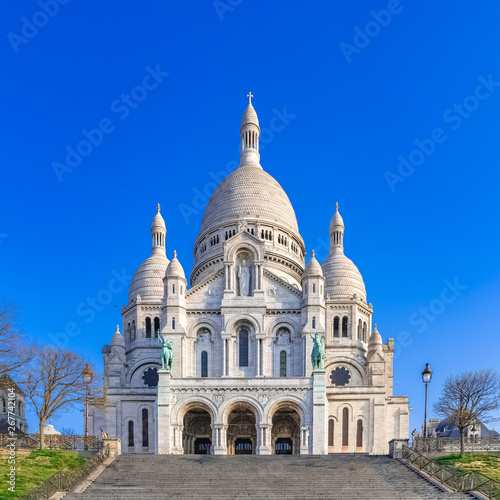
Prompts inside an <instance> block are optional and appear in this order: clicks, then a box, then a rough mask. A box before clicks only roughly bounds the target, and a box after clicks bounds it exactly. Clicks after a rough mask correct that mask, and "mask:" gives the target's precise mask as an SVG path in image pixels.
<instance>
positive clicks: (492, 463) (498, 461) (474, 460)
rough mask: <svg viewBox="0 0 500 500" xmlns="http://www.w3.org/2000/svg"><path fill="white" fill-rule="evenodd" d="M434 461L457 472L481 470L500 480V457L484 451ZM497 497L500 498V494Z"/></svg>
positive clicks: (482, 472) (449, 456)
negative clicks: (483, 452)
mask: <svg viewBox="0 0 500 500" xmlns="http://www.w3.org/2000/svg"><path fill="white" fill-rule="evenodd" d="M434 461H435V462H436V463H437V464H438V465H441V466H442V467H449V468H450V469H455V470H456V471H457V472H472V471H475V472H480V473H481V474H484V475H485V476H488V477H489V478H491V479H495V480H496V481H498V482H500V457H497V456H495V455H486V454H482V453H466V454H465V455H464V456H463V457H460V455H459V454H455V455H448V456H447V457H439V458H435V459H434ZM495 498H498V499H500V495H497V496H496V497H495Z"/></svg>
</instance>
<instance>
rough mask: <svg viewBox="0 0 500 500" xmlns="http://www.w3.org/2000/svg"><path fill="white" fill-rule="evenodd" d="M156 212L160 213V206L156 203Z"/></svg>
mask: <svg viewBox="0 0 500 500" xmlns="http://www.w3.org/2000/svg"><path fill="white" fill-rule="evenodd" d="M156 212H157V213H160V204H159V203H158V205H156Z"/></svg>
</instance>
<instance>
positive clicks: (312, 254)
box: [311, 250, 314, 258]
mask: <svg viewBox="0 0 500 500" xmlns="http://www.w3.org/2000/svg"><path fill="white" fill-rule="evenodd" d="M313 257H314V250H313V251H312V252H311V258H313Z"/></svg>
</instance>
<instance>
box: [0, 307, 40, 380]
mask: <svg viewBox="0 0 500 500" xmlns="http://www.w3.org/2000/svg"><path fill="white" fill-rule="evenodd" d="M33 352H34V349H33V343H32V342H31V341H30V340H29V338H28V337H27V335H26V334H25V332H24V330H23V329H22V327H21V324H20V321H19V308H18V307H17V306H16V304H15V303H14V302H6V301H5V300H4V299H0V374H2V373H9V374H10V375H12V374H13V373H14V372H15V371H16V370H17V369H18V368H20V367H21V366H23V365H25V364H26V363H28V362H29V361H30V359H31V358H32V356H33Z"/></svg>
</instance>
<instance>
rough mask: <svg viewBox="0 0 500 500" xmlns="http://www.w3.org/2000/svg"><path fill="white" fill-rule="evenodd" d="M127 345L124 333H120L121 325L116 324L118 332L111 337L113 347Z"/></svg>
mask: <svg viewBox="0 0 500 500" xmlns="http://www.w3.org/2000/svg"><path fill="white" fill-rule="evenodd" d="M115 346H116V347H125V340H124V339H123V335H122V334H121V333H120V327H119V326H118V325H116V332H115V333H114V334H113V337H112V338H111V347H115Z"/></svg>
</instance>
